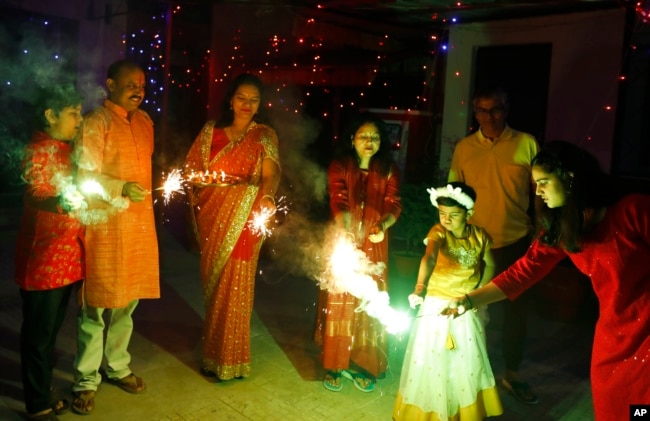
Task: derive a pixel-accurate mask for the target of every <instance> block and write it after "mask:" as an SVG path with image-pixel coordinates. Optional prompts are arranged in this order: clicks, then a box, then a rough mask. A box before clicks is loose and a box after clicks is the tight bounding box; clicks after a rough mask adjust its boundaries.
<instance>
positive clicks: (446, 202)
mask: <svg viewBox="0 0 650 421" xmlns="http://www.w3.org/2000/svg"><path fill="white" fill-rule="evenodd" d="M447 185H451V187H453V188H454V189H456V188H458V187H460V191H462V192H463V193H465V194H466V195H468V196H469V197H470V199H472V202H474V203H476V191H475V190H474V189H473V188H472V187H470V186H468V185H467V184H465V183H463V182H461V181H451V182H449V183H447V184H445V186H444V187H445V188H446V187H447ZM436 202H438V206H440V205H442V206H450V207H451V206H458V207H459V208H463V209H465V210H469V209H467V207H466V206H465V205H463V204H462V203H460V202H458V201H456V200H455V199H452V198H451V197H446V196H444V197H438V198H436Z"/></svg>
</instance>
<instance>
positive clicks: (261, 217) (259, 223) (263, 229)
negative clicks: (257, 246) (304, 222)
mask: <svg viewBox="0 0 650 421" xmlns="http://www.w3.org/2000/svg"><path fill="white" fill-rule="evenodd" d="M288 211H289V207H288V206H287V205H286V204H285V203H284V196H281V197H280V198H279V199H278V200H277V203H276V206H275V210H271V209H269V208H267V207H263V208H262V210H261V211H259V212H253V213H252V215H253V219H251V220H250V221H248V227H249V228H250V230H251V231H252V232H253V233H254V234H257V235H259V236H264V237H269V236H271V234H272V232H273V230H272V229H271V228H270V227H269V226H268V223H269V221H270V220H271V217H272V216H273V215H275V214H276V213H278V212H279V213H282V214H284V215H286V214H287V212H288Z"/></svg>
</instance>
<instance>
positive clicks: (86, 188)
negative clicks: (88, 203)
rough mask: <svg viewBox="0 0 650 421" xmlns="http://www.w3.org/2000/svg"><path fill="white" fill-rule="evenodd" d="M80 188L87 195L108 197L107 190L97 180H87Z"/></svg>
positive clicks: (104, 198) (103, 198)
mask: <svg viewBox="0 0 650 421" xmlns="http://www.w3.org/2000/svg"><path fill="white" fill-rule="evenodd" d="M79 189H80V190H81V192H82V193H83V194H85V195H86V196H99V197H100V198H101V199H102V200H106V198H107V194H106V191H104V188H103V187H102V185H101V184H99V182H98V181H97V180H86V181H84V183H83V184H82V185H81V186H80V187H79Z"/></svg>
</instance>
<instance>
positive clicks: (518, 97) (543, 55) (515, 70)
mask: <svg viewBox="0 0 650 421" xmlns="http://www.w3.org/2000/svg"><path fill="white" fill-rule="evenodd" d="M551 53H552V44H551V43H539V44H518V45H497V46H486V47H478V48H477V49H476V57H475V60H474V63H475V67H474V84H473V86H472V88H473V89H472V92H474V90H476V88H480V87H483V86H501V87H503V88H504V89H505V90H506V91H507V92H508V96H509V98H510V112H509V113H508V125H510V126H511V127H513V128H514V129H517V130H520V131H524V132H528V133H530V134H532V135H534V136H535V138H536V139H537V141H538V142H539V143H540V144H542V143H543V142H544V140H545V137H544V135H545V130H546V107H547V103H548V84H549V74H550V70H551ZM471 118H472V120H473V119H474V117H473V114H471ZM470 124H471V126H472V127H473V128H476V129H477V128H478V124H477V122H476V121H475V120H473V121H471V122H470Z"/></svg>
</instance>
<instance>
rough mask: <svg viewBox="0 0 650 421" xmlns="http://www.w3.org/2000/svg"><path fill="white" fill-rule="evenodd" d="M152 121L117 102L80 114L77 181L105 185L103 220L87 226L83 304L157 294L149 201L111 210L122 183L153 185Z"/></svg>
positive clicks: (115, 304)
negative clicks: (105, 210) (84, 302)
mask: <svg viewBox="0 0 650 421" xmlns="http://www.w3.org/2000/svg"><path fill="white" fill-rule="evenodd" d="M153 146H154V139H153V123H152V121H151V119H150V118H149V116H148V115H147V113H145V112H144V111H142V110H136V111H135V112H133V113H132V114H131V116H130V117H129V115H128V113H127V111H126V110H125V109H124V108H122V107H120V106H119V105H117V104H115V103H113V102H111V101H110V100H106V101H105V102H104V105H103V106H101V107H99V108H97V109H96V110H94V111H92V112H90V113H89V114H88V115H87V116H85V117H84V125H83V136H82V137H81V139H80V140H79V141H78V142H77V144H76V151H75V152H76V153H77V154H78V159H79V182H80V185H83V183H84V181H87V180H94V181H97V182H98V183H99V184H100V185H101V186H102V187H103V189H104V192H105V196H104V198H103V199H104V200H103V201H102V206H104V207H105V208H108V209H109V214H110V215H111V216H110V217H109V218H108V221H107V222H105V223H99V224H93V225H89V226H88V227H87V228H86V243H85V244H86V282H85V299H86V302H87V304H88V305H90V306H93V307H100V308H119V307H124V306H126V305H127V304H128V303H129V302H130V301H133V300H135V299H141V298H159V297H160V282H159V272H158V240H157V236H156V226H155V222H154V213H153V201H152V198H151V195H148V196H147V197H146V198H145V200H144V201H142V202H140V203H134V202H130V201H128V202H127V203H128V207H126V209H116V208H115V202H116V201H115V199H116V198H117V199H119V198H120V197H121V195H122V188H123V186H124V184H125V183H126V182H129V181H133V182H137V183H140V184H141V185H142V186H143V187H144V188H146V189H149V190H151V188H152V185H151V184H152V174H151V172H152V170H151V157H152V154H153Z"/></svg>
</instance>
